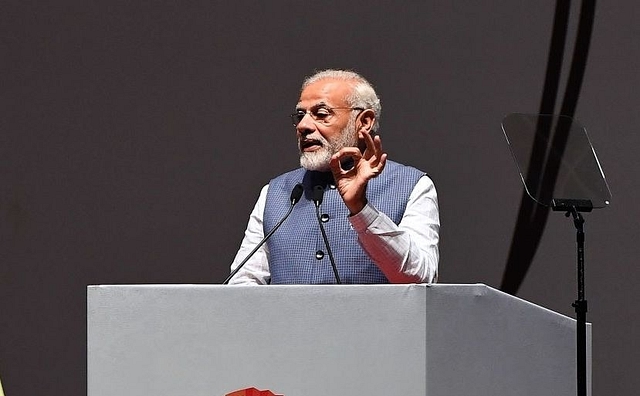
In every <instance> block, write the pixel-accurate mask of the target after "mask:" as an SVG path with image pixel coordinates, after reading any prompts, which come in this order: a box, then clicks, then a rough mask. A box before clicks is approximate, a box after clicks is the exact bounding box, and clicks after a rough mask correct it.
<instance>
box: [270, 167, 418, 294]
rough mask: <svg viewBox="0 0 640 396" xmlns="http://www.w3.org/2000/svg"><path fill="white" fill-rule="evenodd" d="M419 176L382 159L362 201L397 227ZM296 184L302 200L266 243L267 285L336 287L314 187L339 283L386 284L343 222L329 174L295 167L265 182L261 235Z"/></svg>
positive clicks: (344, 213)
mask: <svg viewBox="0 0 640 396" xmlns="http://www.w3.org/2000/svg"><path fill="white" fill-rule="evenodd" d="M423 175H424V173H423V172H421V171H419V170H417V169H415V168H412V167H409V166H404V165H401V164H398V163H396V162H392V161H387V164H386V166H385V169H384V171H383V172H382V173H381V174H380V175H379V176H378V177H376V178H374V179H371V180H369V184H368V186H367V199H368V201H369V203H370V204H372V205H373V206H374V207H375V208H377V209H378V210H379V211H381V212H383V213H385V214H386V215H387V216H389V218H390V219H391V220H393V221H394V222H395V223H396V224H398V223H399V222H400V220H401V219H402V215H403V214H404V210H405V208H406V205H407V201H408V199H409V195H410V194H411V191H412V190H413V188H414V187H415V185H416V183H417V182H418V180H419V179H420V177H422V176H423ZM297 183H302V184H303V186H304V194H303V196H302V199H301V200H300V202H298V204H297V205H296V206H295V207H294V209H293V213H291V216H290V217H289V218H288V219H287V220H286V221H285V222H284V223H283V224H282V226H281V227H280V229H278V230H277V231H276V232H275V233H274V234H273V235H272V236H271V239H269V241H268V242H267V246H268V248H269V269H270V272H271V284H326V283H336V280H335V276H334V274H333V270H332V269H331V262H330V260H329V255H328V254H327V249H326V248H325V245H324V242H323V240H322V234H321V231H320V226H319V225H318V220H317V217H316V208H315V204H314V203H313V199H312V198H313V188H314V186H317V185H320V186H322V187H324V188H325V194H324V200H323V202H322V204H321V205H320V213H321V214H322V215H325V216H323V217H325V218H326V217H327V216H326V215H328V220H327V221H326V222H324V223H323V225H324V228H325V230H326V233H327V237H328V239H329V246H330V247H331V251H332V252H333V256H334V259H335V262H336V266H337V268H338V274H339V275H340V279H341V280H342V282H343V283H358V284H362V283H389V281H388V280H387V278H386V277H385V276H384V275H383V273H382V271H380V269H378V267H377V266H376V264H375V263H374V262H373V261H372V260H371V259H370V258H369V256H367V254H366V253H365V252H364V250H362V248H361V247H360V244H359V243H358V236H357V234H356V232H355V231H354V230H353V229H352V228H351V224H350V223H349V220H348V216H349V211H348V210H347V207H346V206H345V204H344V202H343V201H342V198H341V197H340V194H339V193H338V191H337V190H336V189H335V187H334V185H333V176H332V174H331V173H330V172H315V171H307V170H305V169H303V168H300V169H296V170H294V171H291V172H288V173H285V174H283V175H281V176H278V177H277V178H275V179H273V180H271V181H270V182H269V189H268V191H267V201H266V205H265V209H264V217H263V220H264V221H263V227H264V233H265V234H266V233H268V232H269V231H270V230H271V229H273V227H274V226H275V225H276V223H277V222H278V221H279V220H280V219H281V218H282V217H283V216H284V215H285V214H286V212H287V210H289V207H290V205H291V203H290V196H291V191H292V190H293V187H294V186H295V185H296V184H297Z"/></svg>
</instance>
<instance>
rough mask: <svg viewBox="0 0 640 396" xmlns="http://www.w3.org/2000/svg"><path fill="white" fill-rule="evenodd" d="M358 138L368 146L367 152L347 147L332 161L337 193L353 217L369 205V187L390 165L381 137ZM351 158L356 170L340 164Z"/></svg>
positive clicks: (366, 135) (365, 136) (361, 132)
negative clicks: (345, 167) (388, 164)
mask: <svg viewBox="0 0 640 396" xmlns="http://www.w3.org/2000/svg"><path fill="white" fill-rule="evenodd" d="M358 138H359V140H360V141H364V143H365V147H366V148H365V150H364V152H361V151H360V149H359V148H358V147H345V148H343V149H341V150H340V151H338V152H337V153H335V154H334V155H333V156H332V157H331V162H330V167H331V172H332V173H333V178H334V179H335V181H336V187H337V189H338V192H339V193H340V195H341V196H342V199H343V200H344V203H345V204H346V205H347V208H348V209H349V212H350V213H351V214H352V215H354V214H356V213H359V212H360V211H361V210H362V208H364V206H365V205H366V204H367V196H366V192H367V184H368V182H369V180H370V179H373V178H374V177H376V176H378V175H379V174H380V172H382V170H383V169H384V166H385V164H386V162H387V154H385V153H383V152H382V141H381V140H380V136H375V137H371V135H370V134H369V132H363V131H360V132H359V133H358ZM348 159H351V160H352V161H353V167H352V168H350V169H343V168H342V165H341V164H342V163H343V162H345V161H346V160H348Z"/></svg>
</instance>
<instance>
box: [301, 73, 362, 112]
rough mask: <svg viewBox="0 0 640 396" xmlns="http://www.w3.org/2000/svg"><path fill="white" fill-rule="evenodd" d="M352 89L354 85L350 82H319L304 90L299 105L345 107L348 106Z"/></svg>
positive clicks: (324, 80)
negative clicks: (348, 98)
mask: <svg viewBox="0 0 640 396" xmlns="http://www.w3.org/2000/svg"><path fill="white" fill-rule="evenodd" d="M351 89H352V85H351V84H350V82H349V81H345V80H338V79H330V78H327V79H322V80H318V81H316V82H314V83H312V84H309V85H308V86H306V87H305V88H304V89H303V90H302V92H301V93H300V99H299V100H298V105H308V106H315V105H318V104H325V105H331V106H343V105H346V104H347V97H348V96H349V94H350V93H351Z"/></svg>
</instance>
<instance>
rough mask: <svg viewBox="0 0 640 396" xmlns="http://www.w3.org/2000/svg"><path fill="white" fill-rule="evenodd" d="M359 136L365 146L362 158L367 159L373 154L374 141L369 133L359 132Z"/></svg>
mask: <svg viewBox="0 0 640 396" xmlns="http://www.w3.org/2000/svg"><path fill="white" fill-rule="evenodd" d="M360 138H361V139H363V140H364V143H365V145H366V148H365V150H364V159H366V160H369V159H370V158H371V156H373V155H375V143H374V141H373V138H372V137H371V134H369V133H368V132H362V131H361V132H360Z"/></svg>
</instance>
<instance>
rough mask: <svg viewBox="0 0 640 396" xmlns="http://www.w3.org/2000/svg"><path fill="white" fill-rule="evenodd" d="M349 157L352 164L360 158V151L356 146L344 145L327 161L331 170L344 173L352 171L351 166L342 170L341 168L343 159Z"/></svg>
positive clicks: (335, 172)
mask: <svg viewBox="0 0 640 396" xmlns="http://www.w3.org/2000/svg"><path fill="white" fill-rule="evenodd" d="M348 159H351V160H352V161H353V163H354V164H356V163H357V162H358V161H360V159H362V153H360V150H359V149H358V148H357V147H345V148H342V149H341V150H340V151H338V152H337V153H335V154H334V155H332V156H331V160H330V161H329V167H330V168H331V171H332V172H333V173H334V175H336V174H346V173H347V172H349V171H352V170H353V168H351V169H348V170H344V169H343V168H342V163H343V161H345V160H348Z"/></svg>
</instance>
